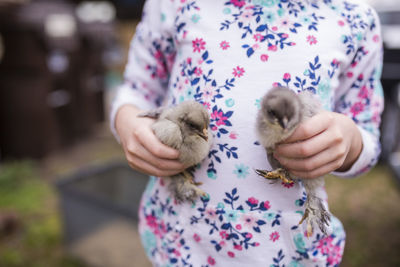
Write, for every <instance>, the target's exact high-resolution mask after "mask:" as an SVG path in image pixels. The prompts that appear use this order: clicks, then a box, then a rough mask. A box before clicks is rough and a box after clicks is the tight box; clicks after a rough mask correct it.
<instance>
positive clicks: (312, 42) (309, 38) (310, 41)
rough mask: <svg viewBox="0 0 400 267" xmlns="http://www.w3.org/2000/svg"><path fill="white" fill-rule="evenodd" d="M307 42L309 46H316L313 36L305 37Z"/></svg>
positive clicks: (315, 39)
mask: <svg viewBox="0 0 400 267" xmlns="http://www.w3.org/2000/svg"><path fill="white" fill-rule="evenodd" d="M307 42H308V43H309V44H310V45H314V44H316V43H317V42H318V41H317V38H315V36H314V35H309V36H307Z"/></svg>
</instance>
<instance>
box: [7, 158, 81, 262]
mask: <svg viewBox="0 0 400 267" xmlns="http://www.w3.org/2000/svg"><path fill="white" fill-rule="evenodd" d="M10 211H11V212H13V213H15V214H17V217H18V221H19V227H18V230H17V231H16V232H15V233H12V234H11V235H9V236H2V237H0V266H5V267H26V266H29V267H79V266H83V264H82V263H80V262H78V261H77V260H75V259H73V258H70V257H69V256H67V255H66V254H65V252H64V250H63V245H62V228H61V221H60V217H59V213H58V209H57V202H56V194H55V192H54V191H53V188H52V187H51V185H49V184H48V183H47V182H45V181H44V180H43V179H40V175H39V173H38V171H37V169H36V168H35V164H34V163H33V162H27V161H24V162H13V163H6V164H3V165H1V167H0V212H10Z"/></svg>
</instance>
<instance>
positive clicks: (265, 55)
mask: <svg viewBox="0 0 400 267" xmlns="http://www.w3.org/2000/svg"><path fill="white" fill-rule="evenodd" d="M268 58H269V56H268V55H267V54H262V55H261V56H260V59H261V61H262V62H267V61H268Z"/></svg>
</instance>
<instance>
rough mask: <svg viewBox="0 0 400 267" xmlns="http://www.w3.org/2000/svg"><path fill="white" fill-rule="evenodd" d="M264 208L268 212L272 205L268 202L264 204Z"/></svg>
mask: <svg viewBox="0 0 400 267" xmlns="http://www.w3.org/2000/svg"><path fill="white" fill-rule="evenodd" d="M264 208H265V209H267V210H269V209H270V208H271V205H270V204H269V201H268V200H267V201H265V202H264Z"/></svg>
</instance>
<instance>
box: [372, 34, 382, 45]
mask: <svg viewBox="0 0 400 267" xmlns="http://www.w3.org/2000/svg"><path fill="white" fill-rule="evenodd" d="M380 39H381V38H380V36H379V35H378V34H375V35H374V37H372V40H373V41H374V42H375V43H378V42H379V41H380Z"/></svg>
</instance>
